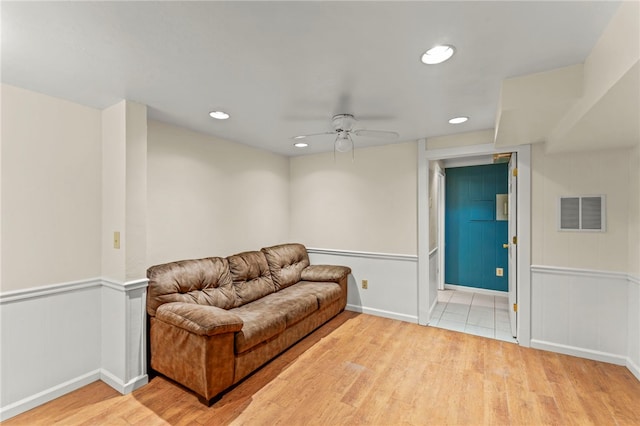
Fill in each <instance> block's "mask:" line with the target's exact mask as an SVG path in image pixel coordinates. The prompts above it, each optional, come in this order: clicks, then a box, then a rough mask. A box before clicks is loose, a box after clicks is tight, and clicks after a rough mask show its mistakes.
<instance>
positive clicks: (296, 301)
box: [229, 291, 318, 353]
mask: <svg viewBox="0 0 640 426" xmlns="http://www.w3.org/2000/svg"><path fill="white" fill-rule="evenodd" d="M317 309H318V300H317V297H316V296H315V295H313V294H309V293H307V294H300V293H297V292H282V291H281V292H278V293H272V294H269V295H267V296H265V297H263V298H261V299H258V300H256V301H254V302H251V303H248V304H246V305H243V306H240V307H239V308H235V309H231V310H230V311H229V312H232V313H233V314H235V315H237V316H238V317H240V319H241V320H242V322H243V323H244V325H243V326H242V330H240V331H239V332H237V333H236V338H235V349H236V353H242V352H245V351H247V350H249V349H251V348H252V347H254V346H256V345H258V344H260V343H262V342H264V341H267V340H269V339H271V338H272V337H275V336H277V335H278V334H280V333H282V332H283V331H284V330H285V329H286V328H287V327H289V326H291V325H293V324H295V323H297V322H298V321H300V320H302V319H304V318H306V317H307V316H309V315H310V314H311V313H312V312H314V311H316V310H317Z"/></svg>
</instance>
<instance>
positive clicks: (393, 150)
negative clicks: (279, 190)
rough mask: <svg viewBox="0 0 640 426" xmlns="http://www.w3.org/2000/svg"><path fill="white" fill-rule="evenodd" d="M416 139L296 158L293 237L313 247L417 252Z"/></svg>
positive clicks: (293, 165) (292, 168) (292, 188)
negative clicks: (409, 141)
mask: <svg viewBox="0 0 640 426" xmlns="http://www.w3.org/2000/svg"><path fill="white" fill-rule="evenodd" d="M417 150H418V148H417V144H416V143H415V142H411V143H402V144H394V145H385V146H379V147H373V148H364V149H357V148H356V151H355V162H352V161H351V155H350V154H340V153H338V154H337V156H336V160H335V161H334V159H333V153H324V154H317V155H308V156H302V157H293V158H291V159H290V164H291V198H290V199H291V233H290V236H291V240H294V241H299V242H301V243H303V244H305V245H306V246H307V247H316V248H330V249H339V250H355V251H367V252H378V253H396V254H416V253H417V216H416V210H417Z"/></svg>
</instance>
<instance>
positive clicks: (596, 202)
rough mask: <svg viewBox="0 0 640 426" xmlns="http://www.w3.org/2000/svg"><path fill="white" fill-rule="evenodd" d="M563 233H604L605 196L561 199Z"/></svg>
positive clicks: (560, 213)
mask: <svg viewBox="0 0 640 426" xmlns="http://www.w3.org/2000/svg"><path fill="white" fill-rule="evenodd" d="M558 222H559V229H560V230H561V231H604V228H605V226H604V225H605V221H604V196H603V195H595V196H580V197H560V202H559V217H558Z"/></svg>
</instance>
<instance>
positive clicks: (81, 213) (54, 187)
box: [1, 85, 101, 291]
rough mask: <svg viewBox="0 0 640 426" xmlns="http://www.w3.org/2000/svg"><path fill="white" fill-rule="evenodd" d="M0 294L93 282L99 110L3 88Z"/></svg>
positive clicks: (97, 223)
mask: <svg viewBox="0 0 640 426" xmlns="http://www.w3.org/2000/svg"><path fill="white" fill-rule="evenodd" d="M1 96H2V193H1V194H2V195H1V196H2V257H3V259H2V291H10V290H19V289H25V288H29V287H35V286H42V285H48V284H55V283H60V282H68V281H74V280H80V279H86V278H92V277H99V276H100V270H101V265H100V263H101V261H100V256H101V254H100V226H101V225H100V221H101V220H100V218H101V153H100V150H101V148H100V147H101V124H100V120H101V117H100V111H98V110H96V109H92V108H87V107H84V106H81V105H78V104H74V103H71V102H67V101H64V100H60V99H56V98H52V97H49V96H45V95H41V94H38V93H34V92H30V91H27V90H23V89H19V88H16V87H12V86H8V85H2V93H1Z"/></svg>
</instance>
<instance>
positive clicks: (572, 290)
mask: <svg viewBox="0 0 640 426" xmlns="http://www.w3.org/2000/svg"><path fill="white" fill-rule="evenodd" d="M531 273H532V280H531V291H532V294H531V304H532V306H531V309H532V310H531V315H532V321H531V346H532V347H534V348H538V349H546V350H551V351H554V352H560V353H565V354H569V355H575V356H580V357H583V358H589V359H594V360H598V361H605V362H611V363H614V364H619V365H629V359H630V357H629V355H628V349H629V347H630V344H629V343H630V342H629V341H628V339H629V333H630V331H631V330H632V329H633V326H632V324H631V322H632V317H634V315H635V318H638V313H637V304H636V305H635V306H634V305H633V303H630V302H629V300H630V296H632V295H631V294H630V288H631V284H630V278H629V276H628V275H627V274H625V273H616V272H603V271H590V270H581V269H571V268H558V267H547V266H532V267H531ZM631 310H635V311H636V312H635V314H634V313H633V312H631ZM636 327H637V326H636Z"/></svg>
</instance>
